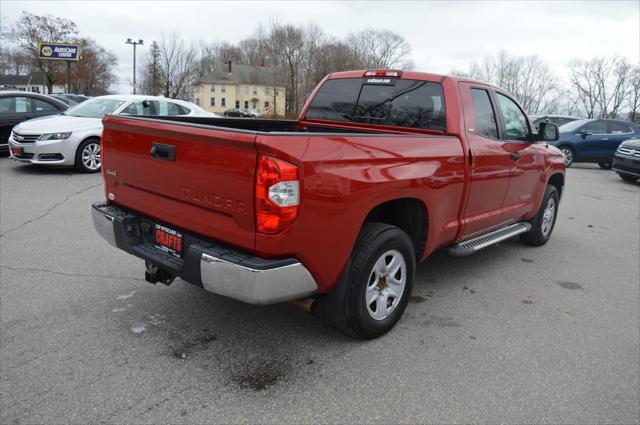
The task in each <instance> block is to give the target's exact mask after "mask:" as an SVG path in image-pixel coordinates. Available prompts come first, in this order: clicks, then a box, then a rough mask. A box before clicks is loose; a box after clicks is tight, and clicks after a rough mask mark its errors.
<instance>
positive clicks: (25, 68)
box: [0, 48, 35, 75]
mask: <svg viewBox="0 0 640 425" xmlns="http://www.w3.org/2000/svg"><path fill="white" fill-rule="evenodd" d="M34 65H35V61H34V58H33V55H32V54H31V53H30V52H27V51H25V50H24V49H22V48H0V74H1V75H28V74H29V73H31V70H32V68H33V67H34Z"/></svg>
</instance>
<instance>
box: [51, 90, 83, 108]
mask: <svg viewBox="0 0 640 425" xmlns="http://www.w3.org/2000/svg"><path fill="white" fill-rule="evenodd" d="M49 96H51V97H53V98H55V99H58V100H59V101H60V102H62V103H64V104H65V105H67V107H69V108H70V107H72V106H76V105H77V104H78V102H75V101H73V100H71V99H69V98H68V97H65V96H61V95H60V94H56V93H53V94H50V95H49Z"/></svg>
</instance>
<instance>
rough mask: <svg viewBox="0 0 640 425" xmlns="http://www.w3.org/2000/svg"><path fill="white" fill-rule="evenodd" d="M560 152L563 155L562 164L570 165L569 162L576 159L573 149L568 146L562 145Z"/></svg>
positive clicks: (571, 162)
mask: <svg viewBox="0 0 640 425" xmlns="http://www.w3.org/2000/svg"><path fill="white" fill-rule="evenodd" d="M560 152H562V154H563V155H564V166H565V167H571V164H573V161H575V159H576V153H575V151H574V150H573V149H572V148H570V147H569V146H562V147H561V148H560Z"/></svg>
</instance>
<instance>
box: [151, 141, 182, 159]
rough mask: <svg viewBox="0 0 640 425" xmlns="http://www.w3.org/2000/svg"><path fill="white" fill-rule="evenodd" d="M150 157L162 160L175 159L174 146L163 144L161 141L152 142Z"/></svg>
mask: <svg viewBox="0 0 640 425" xmlns="http://www.w3.org/2000/svg"><path fill="white" fill-rule="evenodd" d="M149 153H150V154H151V156H152V157H154V158H158V159H162V160H164V161H175V160H176V147H175V146H173V145H163V144H162V143H154V144H153V145H152V146H151V152H149Z"/></svg>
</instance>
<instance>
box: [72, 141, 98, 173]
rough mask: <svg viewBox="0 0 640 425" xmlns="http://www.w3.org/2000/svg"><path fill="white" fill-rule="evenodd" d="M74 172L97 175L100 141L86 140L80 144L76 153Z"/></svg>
mask: <svg viewBox="0 0 640 425" xmlns="http://www.w3.org/2000/svg"><path fill="white" fill-rule="evenodd" d="M74 165H75V167H76V170H78V171H80V172H81V173H97V172H98V171H100V167H101V165H102V162H101V160H100V139H87V140H85V141H83V142H82V143H80V146H78V150H77V151H76V161H75V164H74Z"/></svg>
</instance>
